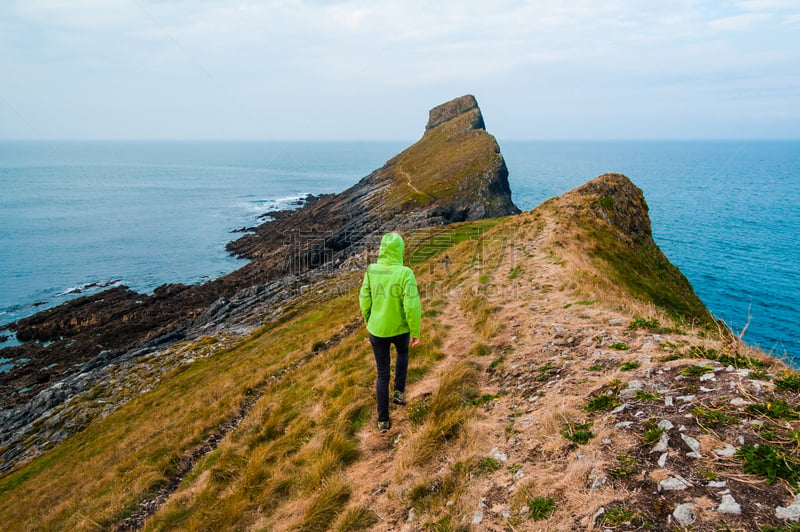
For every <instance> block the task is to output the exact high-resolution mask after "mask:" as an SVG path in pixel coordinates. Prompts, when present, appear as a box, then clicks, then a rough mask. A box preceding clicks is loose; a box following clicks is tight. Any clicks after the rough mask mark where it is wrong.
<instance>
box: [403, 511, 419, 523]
mask: <svg viewBox="0 0 800 532" xmlns="http://www.w3.org/2000/svg"><path fill="white" fill-rule="evenodd" d="M416 520H417V512H415V511H414V509H413V508H411V509H410V510H409V511H408V519H406V522H408V523H413V522H414V521H416Z"/></svg>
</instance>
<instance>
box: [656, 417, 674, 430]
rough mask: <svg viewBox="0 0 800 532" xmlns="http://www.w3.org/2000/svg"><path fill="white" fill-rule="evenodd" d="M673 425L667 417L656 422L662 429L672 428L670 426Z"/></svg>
mask: <svg viewBox="0 0 800 532" xmlns="http://www.w3.org/2000/svg"><path fill="white" fill-rule="evenodd" d="M674 426H675V425H673V424H672V422H671V421H670V420H669V419H662V420H661V421H659V422H658V427H659V428H662V429H664V430H672V427H674Z"/></svg>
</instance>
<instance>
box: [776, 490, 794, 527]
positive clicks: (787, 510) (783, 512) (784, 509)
mask: <svg viewBox="0 0 800 532" xmlns="http://www.w3.org/2000/svg"><path fill="white" fill-rule="evenodd" d="M775 515H777V516H778V517H779V518H781V519H788V520H790V521H800V493H798V494H797V495H795V496H794V501H792V503H791V504H790V505H789V506H778V507H777V508H775Z"/></svg>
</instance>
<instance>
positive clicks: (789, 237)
mask: <svg viewBox="0 0 800 532" xmlns="http://www.w3.org/2000/svg"><path fill="white" fill-rule="evenodd" d="M499 143H500V148H501V151H502V153H503V155H504V156H505V159H506V163H507V165H508V167H509V171H510V177H509V180H510V183H511V189H512V193H513V199H514V201H515V203H516V204H517V205H518V206H519V207H520V208H522V209H524V210H527V209H531V208H533V207H535V206H537V205H539V204H540V203H541V202H543V201H544V200H546V199H548V198H551V197H553V196H558V195H560V194H562V193H564V192H566V191H567V190H570V189H572V188H575V187H577V186H579V185H581V184H583V183H585V182H586V181H588V180H590V179H592V178H594V177H596V176H598V175H600V174H602V173H605V172H619V173H623V174H625V175H627V176H628V177H629V178H631V179H632V180H633V182H634V183H636V184H637V185H638V186H639V187H640V188H641V189H642V190H643V191H644V194H645V199H646V200H647V202H648V205H649V207H650V217H651V219H652V222H653V233H654V237H655V240H656V242H657V243H658V244H659V246H660V247H661V249H662V250H663V251H664V253H665V254H666V255H667V256H668V257H669V259H670V260H671V261H672V262H673V263H674V264H675V265H677V266H678V267H679V268H680V269H681V270H682V271H683V272H684V274H685V275H686V276H687V277H688V278H689V280H690V281H691V283H692V285H693V286H694V288H695V291H696V292H697V293H698V295H699V296H700V298H701V299H702V300H703V302H704V303H705V304H706V306H707V307H708V308H709V309H710V310H711V311H712V312H713V313H714V315H715V316H717V317H718V318H721V319H723V320H725V321H726V322H727V323H728V324H729V325H730V326H731V327H732V328H733V330H734V331H735V332H737V333H738V332H740V331H741V330H742V329H743V328H744V327H745V326H747V328H746V332H745V334H744V340H745V341H746V342H748V343H750V344H752V345H756V346H759V347H761V348H762V349H764V350H765V351H767V352H772V353H773V354H775V355H777V356H786V357H788V358H789V359H790V360H791V361H792V363H793V364H794V365H795V366H800V332H798V327H799V326H800V310H798V307H797V302H798V301H799V300H800V266H799V265H800V247H798V246H797V244H796V242H795V239H796V238H797V236H798V233H800V141H785V142H773V141H763V142H760V141H746V142H742V141H724V142H712V141H669V142H650V141H646V142H645V141H642V142H637V141H630V142H540V141H535V142H533V141H503V140H502V139H500V140H499ZM409 144H411V141H409V142H46V141H36V142H28V141H19V142H16V141H15V142H8V141H6V142H0V242H1V243H2V245H1V246H0V325H3V324H7V323H10V322H12V321H15V320H17V319H19V318H21V317H24V316H27V315H30V314H33V313H34V312H36V311H38V310H41V309H44V308H48V307H51V306H54V305H56V304H59V303H61V302H63V301H66V300H68V299H70V298H73V297H77V296H78V295H81V294H87V293H91V292H94V291H98V290H101V289H103V288H105V287H108V286H114V285H118V284H125V285H127V286H130V287H132V288H133V289H135V290H138V291H143V292H151V291H152V290H153V289H154V288H155V287H156V286H158V285H161V284H163V283H200V282H203V281H205V280H208V279H212V278H216V277H218V276H220V275H223V274H225V273H228V272H231V271H233V270H235V269H237V268H239V267H240V266H242V265H243V263H242V261H240V260H237V259H235V258H233V257H230V256H229V255H228V254H227V252H226V251H225V244H226V243H227V242H228V241H230V240H233V239H235V238H236V237H237V236H238V234H236V233H233V232H232V231H235V230H236V229H239V228H242V227H248V226H253V225H255V224H257V223H259V219H258V217H259V215H261V214H263V213H265V212H267V211H271V210H275V209H280V208H286V207H289V206H291V205H292V204H294V203H295V202H296V201H297V199H298V198H301V197H303V196H304V195H305V194H309V193H315V194H318V193H331V192H340V191H342V190H344V189H345V188H347V187H349V186H351V185H353V184H354V183H355V182H356V181H358V180H359V179H360V178H361V177H363V176H365V175H367V174H369V173H370V172H371V171H372V170H375V169H377V168H379V167H381V166H382V165H383V164H384V163H385V161H387V160H388V159H389V158H391V157H392V156H394V155H395V154H397V153H398V152H399V151H401V150H402V149H404V148H405V147H407V146H408V145H409ZM13 341H14V340H13V338H12V339H10V340H8V341H6V342H5V343H0V347H2V346H7V345H11V343H13ZM0 362H2V360H0ZM0 370H1V369H0Z"/></svg>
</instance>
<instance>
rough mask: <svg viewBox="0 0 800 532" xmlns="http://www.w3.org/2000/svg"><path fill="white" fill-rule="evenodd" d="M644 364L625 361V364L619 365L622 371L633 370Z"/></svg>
mask: <svg viewBox="0 0 800 532" xmlns="http://www.w3.org/2000/svg"><path fill="white" fill-rule="evenodd" d="M641 366H642V365H641V364H640V363H639V362H635V361H633V362H625V363H624V364H623V365H621V366H620V367H619V370H620V371H632V370H634V369H636V368H640V367H641Z"/></svg>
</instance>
